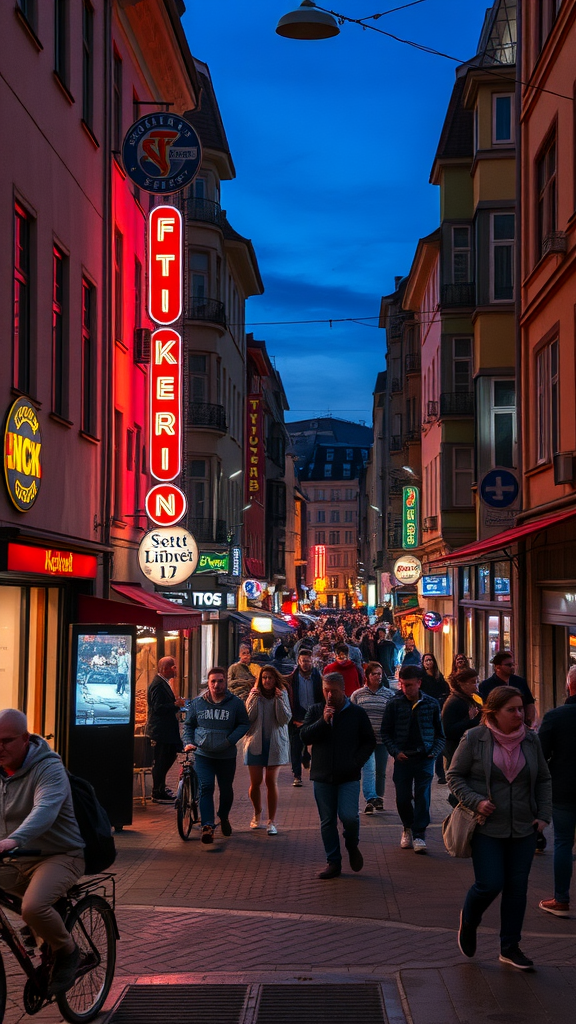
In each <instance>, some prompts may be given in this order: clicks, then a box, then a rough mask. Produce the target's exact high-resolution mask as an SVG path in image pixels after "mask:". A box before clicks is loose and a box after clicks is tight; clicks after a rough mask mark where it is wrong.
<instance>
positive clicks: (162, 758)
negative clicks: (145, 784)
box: [152, 742, 182, 796]
mask: <svg viewBox="0 0 576 1024" xmlns="http://www.w3.org/2000/svg"><path fill="white" fill-rule="evenodd" d="M152 749H153V751H154V764H153V765H152V795H153V796H164V793H165V792H166V775H167V774H168V772H169V771H170V769H171V767H172V765H173V764H174V761H175V760H176V755H177V754H178V751H179V750H181V749H182V748H181V747H180V745H179V744H177V743H159V742H157V743H156V744H155V746H154V747H153V748H152Z"/></svg>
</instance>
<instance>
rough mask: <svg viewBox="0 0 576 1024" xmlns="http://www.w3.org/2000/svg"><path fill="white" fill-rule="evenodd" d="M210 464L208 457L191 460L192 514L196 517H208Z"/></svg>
mask: <svg viewBox="0 0 576 1024" xmlns="http://www.w3.org/2000/svg"><path fill="white" fill-rule="evenodd" d="M207 471H208V464H207V462H206V459H192V460H191V462H190V487H189V499H190V515H191V516H192V517H193V518H194V519H207V518H208V507H207V506H208V472H207Z"/></svg>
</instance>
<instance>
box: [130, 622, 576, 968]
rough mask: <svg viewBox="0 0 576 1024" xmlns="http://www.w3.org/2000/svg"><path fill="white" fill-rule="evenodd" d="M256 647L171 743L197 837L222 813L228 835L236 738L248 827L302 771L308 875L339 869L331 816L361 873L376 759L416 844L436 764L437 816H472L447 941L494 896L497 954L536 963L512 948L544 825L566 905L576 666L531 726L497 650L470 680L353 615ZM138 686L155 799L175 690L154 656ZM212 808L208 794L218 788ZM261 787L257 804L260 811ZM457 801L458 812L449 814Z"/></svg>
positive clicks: (274, 824)
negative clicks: (144, 692)
mask: <svg viewBox="0 0 576 1024" xmlns="http://www.w3.org/2000/svg"><path fill="white" fill-rule="evenodd" d="M261 661H262V658H261V656H259V655H256V654H254V652H253V650H252V644H251V642H250V641H248V640H247V641H246V642H244V643H242V644H241V645H240V648H239V657H238V661H237V662H236V663H234V664H233V665H231V666H230V668H229V669H228V670H227V671H226V670H225V669H223V668H220V667H215V668H213V669H211V671H210V672H209V675H208V681H207V689H206V690H205V692H203V693H201V694H200V696H198V697H196V698H195V699H194V700H193V701H192V702H191V703H190V704H189V705H188V707H187V710H186V717H185V724H184V733H183V742H184V744H185V747H184V749H185V750H194V751H195V755H196V772H197V775H198V779H199V785H200V799H199V803H200V816H201V828H202V836H201V839H202V843H204V844H210V843H213V842H214V834H215V829H216V827H217V825H219V827H220V830H221V833H222V835H224V836H230V835H231V833H232V826H231V824H230V811H231V808H232V804H233V799H234V792H233V782H234V778H235V772H236V764H237V747H239V748H240V750H241V751H242V755H243V761H244V765H245V766H246V767H247V769H248V776H249V782H248V794H249V798H250V801H251V803H252V808H253V815H252V819H251V821H250V823H249V825H250V828H251V829H259V828H265V829H266V830H267V833H268V835H269V836H277V835H278V832H279V824H278V793H279V791H278V775H279V770H280V767H281V766H282V765H290V768H291V772H292V781H293V785H294V787H296V788H300V787H301V786H302V784H303V771H308V770H309V771H310V780H311V782H312V784H313V790H314V798H315V801H316V805H317V809H318V815H319V819H320V835H321V840H322V844H323V846H324V853H325V857H326V865H325V867H324V868H323V869H322V870H321V871H320V872H319V875H318V877H319V878H321V879H323V880H326V879H333V878H336V877H338V876H339V875H340V874H341V873H342V850H341V846H340V838H339V833H338V821H340V823H341V826H342V832H343V838H344V846H345V850H346V853H347V856H348V861H349V864H350V867H351V869H352V871H355V872H357V871H360V870H361V869H362V867H363V857H362V853H361V850H360V803H359V802H360V796H361V795H362V798H363V805H364V806H363V812H364V813H365V814H367V815H374V814H375V813H378V812H383V811H384V797H385V789H386V772H387V765H388V760H389V759H392V760H393V770H392V782H393V786H394V795H395V803H396V809H397V813H398V816H399V819H400V823H401V830H400V847H401V848H402V849H403V850H412V851H413V852H414V853H416V854H420V855H421V854H426V852H427V843H426V830H427V827H428V825H429V824H430V800H431V790H432V783H433V779H434V774H435V773H436V777H437V781H438V784H439V785H442V786H446V787H447V788H446V796H447V804H446V814H447V815H449V814H450V813H451V809H452V808H455V807H457V806H459V807H460V808H467V809H468V813H469V814H470V812H471V814H473V815H474V819H473V820H474V826H475V827H474V830H473V834H472V838H471V851H472V867H473V872H474V882H473V885H472V886H471V888H470V889H469V891H468V893H467V895H466V897H465V899H464V902H463V908H462V912H461V917H460V927H459V932H458V942H459V946H460V950H461V952H462V953H463V954H464V955H465V956H467V957H471V956H473V955H474V954H475V951H476V932H477V929H478V926H479V925H480V922H481V920H482V916H483V914H484V913H485V911H486V909H487V908H488V907H489V906H490V904H491V903H493V902H494V900H496V899H497V898H498V897H500V915H501V930H500V960H502V961H503V962H505V963H508V964H511V965H512V966H514V967H516V968H518V969H521V970H530V969H532V967H533V964H532V961H531V960H530V959H529V958H528V957H527V956H525V954H524V953H523V952H522V951H521V949H520V941H521V930H522V923H523V918H524V913H525V908H526V901H527V888H528V879H529V873H530V868H531V864H532V860H533V857H534V854H535V852H536V851H537V850H542V849H543V848H544V846H545V838H544V835H543V832H544V829H545V828H546V826H547V825H548V824H549V823H550V822H551V821H553V824H554V861H553V866H554V895H553V897H552V898H550V899H547V900H542V901H541V902H540V904H539V906H540V908H541V910H543V911H545V912H547V913H550V914H553V915H556V916H559V917H565V916H568V914H569V911H570V883H571V877H572V847H573V844H574V838H575V833H576V666H575V667H574V668H573V669H571V671H570V673H569V678H568V684H567V686H568V699H567V702H566V704H565V705H563V706H561V707H558V708H555V709H554V710H553V711H550V712H548V713H547V714H546V715H545V716H544V718H543V721H542V723H541V726H540V730H539V732H538V731H536V708H535V702H534V697H533V694H532V693H531V691H530V688H529V686H528V684H527V682H526V680H524V679H523V678H522V677H520V676H518V675H516V674H515V672H514V669H515V664H514V658H513V655H512V653H511V652H510V651H506V650H504V651H497V652H496V653H495V654H494V657H493V659H492V666H493V669H494V671H493V674H492V675H491V676H490V677H489V678H487V679H485V680H484V681H483V682H480V680H479V677H478V672H477V670H476V669H475V668H474V667H473V666H472V665H470V663H469V660H468V658H467V657H466V656H465V655H464V654H462V653H458V654H456V656H455V657H454V660H453V663H452V666H451V670H450V672H449V673H448V675H447V678H445V677H444V675H443V674H442V671H441V668H440V666H439V665H438V663H437V660H436V658H435V657H434V655H433V654H432V653H430V652H426V653H424V654H423V655H422V654H421V652H420V651H418V649H417V647H416V644H415V642H414V639H413V637H411V636H408V637H405V638H403V637H402V636H401V635H400V633H399V631H398V630H397V629H396V628H395V626H394V624H393V623H388V622H384V623H377V624H376V625H375V626H373V625H370V624H369V623H368V621H367V619H365V617H363V616H361V615H360V614H359V613H358V614H356V613H344V614H343V615H340V616H338V617H336V616H331V617H328V616H326V617H325V618H324V619H323V620H320V622H319V626H318V627H317V628H311V629H306V630H302V631H301V635H300V636H294V637H293V638H292V642H290V643H286V642H283V643H282V645H281V647H280V650H278V648H277V649H276V650H274V651H272V652H271V654H270V656H269V657H268V658H267V659H266V661H265V663H264V664H262V663H261ZM158 668H159V672H158V676H156V678H155V680H154V681H153V683H152V685H151V686H150V689H149V724H148V734H149V735H150V736H151V737H152V739H153V741H154V743H155V766H154V770H153V780H154V790H153V799H155V800H157V801H158V802H167V801H171V800H173V799H174V794H172V793H170V791H169V790H167V789H166V773H167V771H168V770H169V768H170V767H171V765H172V764H173V762H174V759H175V756H176V751H177V750H178V749H179V743H180V741H179V727H178V719H179V717H180V715H179V712H180V708H181V705H182V701H181V700H179V699H177V698H175V697H174V695H173V691H172V688H171V686H170V680H171V679H172V678H173V676H174V674H175V664H174V661H173V659H163V660H162V661H161V662H160V663H159V666H158ZM216 782H217V783H218V788H219V805H218V808H217V810H216V808H215V802H214V793H215V784H216ZM263 784H264V788H265V796H266V814H265V816H264V815H263V793H262V788H263ZM457 813H460V811H459V812H457Z"/></svg>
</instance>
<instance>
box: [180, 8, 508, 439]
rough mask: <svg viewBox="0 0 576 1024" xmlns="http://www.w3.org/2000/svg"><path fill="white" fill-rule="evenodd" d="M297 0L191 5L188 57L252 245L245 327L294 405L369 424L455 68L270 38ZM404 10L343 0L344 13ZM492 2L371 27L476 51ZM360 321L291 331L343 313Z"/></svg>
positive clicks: (463, 55)
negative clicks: (382, 312) (208, 83)
mask: <svg viewBox="0 0 576 1024" xmlns="http://www.w3.org/2000/svg"><path fill="white" fill-rule="evenodd" d="M298 2H299V0H243V2H240V0H211V2H210V3H200V2H198V0H187V6H188V10H187V11H186V14H185V15H184V17H183V25H184V27H185V30H186V33H187V36H188V40H189V44H190V48H191V50H192V52H193V53H194V55H195V56H196V57H198V58H199V59H200V60H203V61H205V62H206V63H207V64H208V66H209V67H210V72H211V75H212V80H213V83H214V88H215V91H216V96H217V99H218V104H219V107H220V111H221V114H222V119H223V122H224V126H225V129H226V133H227V136H228V141H229V143H230V149H231V152H232V158H233V160H234V164H235V167H236V175H237V176H236V179H235V180H234V181H232V182H224V183H223V187H222V205H223V207H224V208H225V209H226V210H227V213H228V218H229V220H230V223H231V224H232V225H233V227H234V228H235V229H236V230H237V231H239V232H241V233H242V234H243V235H246V236H247V237H248V238H251V239H252V241H253V243H254V246H255V249H256V255H257V258H258V262H259V266H260V272H261V274H262V279H263V282H264V287H265V292H264V294H263V295H262V296H259V297H256V298H253V299H250V300H249V301H248V303H247V308H246V321H247V323H246V329H247V330H248V331H253V332H254V335H255V337H257V338H262V339H264V340H265V341H266V344H267V346H268V351H269V353H270V355H271V356H272V357H273V359H274V360H275V364H276V367H277V369H278V370H279V372H280V374H281V376H282V380H283V382H284V387H285V389H286V394H287V397H288V402H289V404H290V411H289V412H288V413H287V414H286V419H287V420H288V421H290V420H297V419H302V418H305V417H309V416H315V415H325V414H327V413H332V414H333V415H334V416H340V417H342V418H343V419H350V420H356V421H358V420H361V419H363V420H366V422H367V423H370V421H371V409H372V391H373V388H374V384H375V381H376V374H377V373H378V371H379V370H383V369H384V368H385V357H384V332H383V331H380V330H378V329H377V326H376V325H377V322H378V321H377V316H378V310H379V305H380V298H381V296H382V295H385V294H388V293H389V292H391V291H393V290H394V276H395V275H404V274H406V273H407V272H408V270H409V269H410V265H411V262H412V258H413V255H414V250H415V246H416V244H417V241H418V239H419V238H421V237H423V236H424V235H427V234H429V232H431V231H433V230H434V228H435V227H436V226H437V224H438V221H439V190H438V188H437V187H435V186H432V185H430V184H429V183H428V179H429V175H430V169H431V167H432V161H433V159H434V154H435V151H436V146H437V143H438V139H439V136H440V131H441V128H442V124H443V120H444V116H445V113H446V108H447V105H448V100H449V98H450V93H451V90H452V86H453V84H454V75H455V68H456V66H457V64H456V63H455V62H454V61H450V60H446V59H445V58H442V57H437V56H432V55H429V54H426V53H422V52H421V51H418V50H416V49H414V48H413V47H410V46H406V45H403V44H401V43H399V42H395V41H394V40H392V39H388V38H386V37H385V36H382V35H378V34H377V33H375V32H372V31H370V30H363V29H362V28H360V27H359V26H357V25H350V24H345V25H343V26H342V27H341V31H340V35H339V36H337V37H335V38H333V39H327V40H321V41H317V42H308V41H295V40H291V39H283V38H281V37H280V36H278V35H276V33H275V31H274V30H275V27H276V24H277V21H278V18H279V17H280V16H281V15H283V14H286V13H287V12H288V11H289V10H293V9H294V8H295V7H297V6H298ZM403 2H405V0H395V2H392V0H384V2H383V3H382V4H381V6H378V4H372V5H370V3H365V2H364V0H342V2H341V4H340V5H339V6H338V7H337V8H336V9H337V10H338V12H339V13H341V14H345V15H348V16H349V17H353V18H364V17H366V16H367V15H368V14H373V13H377V12H380V11H386V10H388V9H390V8H392V7H397V6H399V5H400V4H401V3H403ZM488 6H489V4H488V3H487V2H486V0H424V2H421V3H418V4H416V5H414V6H412V7H409V8H407V9H405V10H401V11H398V12H396V13H392V14H387V15H386V16H385V17H382V18H380V19H378V20H377V21H373V22H371V24H373V25H376V26H377V27H378V28H381V29H384V30H385V31H387V32H391V33H393V34H395V35H398V36H402V37H404V38H408V39H411V40H414V41H416V42H418V43H423V44H425V45H428V46H431V47H434V48H435V49H437V50H442V51H443V52H445V53H448V54H450V55H452V56H454V57H456V58H458V59H461V60H462V61H465V60H467V59H469V58H470V57H472V56H473V55H474V53H475V52H476V46H477V43H478V39H479V36H480V31H481V28H482V23H483V19H484V13H485V10H486V8H487V7H488ZM348 317H349V318H357V319H358V320H362V318H372V319H366V320H365V321H364V323H351V322H349V323H333V325H332V327H331V326H330V324H329V323H308V324H305V323H293V324H283V325H281V324H278V323H277V322H278V321H318V320H320V321H325V320H330V319H333V320H334V321H336V320H338V319H339V318H348Z"/></svg>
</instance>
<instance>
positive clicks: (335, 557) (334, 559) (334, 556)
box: [328, 551, 340, 569]
mask: <svg viewBox="0 0 576 1024" xmlns="http://www.w3.org/2000/svg"><path fill="white" fill-rule="evenodd" d="M337 565H340V555H339V554H338V552H337V551H334V552H332V553H331V554H329V555H328V568H329V569H333V568H334V567H335V566H337Z"/></svg>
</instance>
